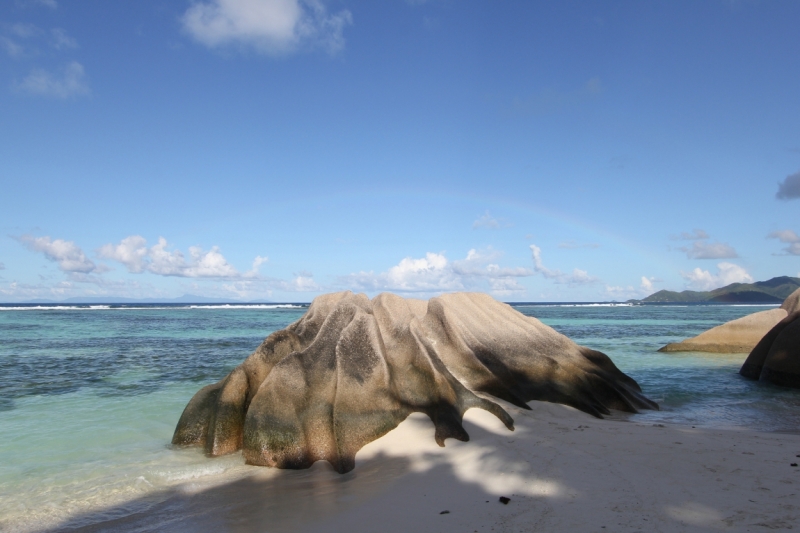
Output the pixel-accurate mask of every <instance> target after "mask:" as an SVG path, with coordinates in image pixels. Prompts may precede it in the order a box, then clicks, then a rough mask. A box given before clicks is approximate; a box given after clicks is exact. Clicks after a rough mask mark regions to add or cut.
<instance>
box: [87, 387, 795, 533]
mask: <svg viewBox="0 0 800 533" xmlns="http://www.w3.org/2000/svg"><path fill="white" fill-rule="evenodd" d="M531 406H532V407H533V410H532V411H524V410H521V409H517V408H515V407H508V406H506V408H507V409H508V411H509V412H510V413H511V415H512V416H513V417H514V419H515V421H516V426H517V429H516V431H514V432H509V431H508V430H507V429H506V428H505V427H504V426H503V425H502V424H501V423H500V421H499V420H497V419H495V418H494V417H493V416H492V415H490V414H489V413H486V412H484V411H480V410H477V409H473V410H470V411H469V412H468V413H467V415H466V417H465V428H466V429H467V431H468V432H469V434H470V436H471V441H470V442H457V441H453V440H448V441H447V447H446V448H439V447H438V446H437V445H436V443H435V442H434V440H433V424H432V423H431V422H430V421H429V420H428V418H427V417H425V416H424V415H421V414H415V415H412V416H411V417H410V418H409V419H407V420H406V421H405V422H403V423H402V424H401V425H400V426H399V427H398V428H397V429H395V430H394V431H392V432H391V433H389V434H388V435H386V436H385V437H383V438H382V439H379V440H378V441H375V442H373V443H370V444H369V445H367V446H366V447H365V448H364V449H362V450H361V452H359V454H358V456H357V461H358V466H357V467H356V469H355V470H354V471H353V472H350V473H348V474H345V475H339V474H337V473H335V472H333V471H332V470H331V468H330V466H328V465H327V464H326V463H317V464H315V465H314V467H313V468H311V469H309V470H305V471H285V470H275V469H268V468H259V469H257V470H255V472H256V473H255V474H254V475H252V476H250V477H247V478H245V479H242V480H239V481H236V482H233V483H230V484H228V485H224V486H217V487H213V488H207V489H199V488H197V487H195V488H191V487H185V488H184V490H183V492H178V493H176V494H173V495H171V496H170V497H169V499H167V501H165V502H162V503H160V504H156V505H154V506H152V507H151V508H150V509H149V510H147V511H144V512H142V513H140V514H137V515H133V516H129V517H127V518H122V519H120V520H116V521H112V522H104V523H102V524H97V525H96V526H90V527H87V528H83V529H81V530H82V531H186V532H205V531H209V532H210V531H231V532H249V531H270V532H272V531H276V532H281V531H296V532H331V531H341V532H348V533H351V532H373V531H385V532H413V533H422V532H434V531H459V532H461V531H463V532H475V531H477V532H484V531H485V532H490V531H495V532H501V531H509V532H511V531H514V532H517V531H543V532H545V531H546V532H550V531H576V532H582V531H767V530H785V529H791V528H792V527H794V528H796V529H797V528H800V467H792V466H790V463H796V462H800V458H798V457H796V456H797V455H800V436H798V435H787V434H777V433H758V432H751V431H734V430H715V429H701V428H697V429H693V428H691V427H681V426H669V425H667V426H665V427H659V426H653V425H652V424H646V425H645V424H637V423H634V422H626V421H619V420H598V419H595V418H593V417H590V416H589V415H586V414H584V413H581V412H579V411H576V410H574V409H572V408H569V407H564V406H561V405H555V404H548V403H539V402H531ZM210 460H213V459H210ZM499 496H507V497H509V498H511V501H510V503H508V505H503V504H501V503H500V502H498V497H499ZM445 510H446V511H449V513H447V514H440V513H441V512H442V511H445ZM88 518H91V517H88ZM73 524H74V523H73ZM74 525H77V524H74Z"/></svg>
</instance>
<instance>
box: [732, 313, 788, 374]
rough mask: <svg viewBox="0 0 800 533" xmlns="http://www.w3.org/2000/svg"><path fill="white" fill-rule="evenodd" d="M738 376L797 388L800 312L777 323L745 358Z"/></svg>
mask: <svg viewBox="0 0 800 533" xmlns="http://www.w3.org/2000/svg"><path fill="white" fill-rule="evenodd" d="M739 374H741V375H742V376H744V377H746V378H750V379H757V380H759V381H767V382H770V383H774V384H775V385H782V386H784V387H795V388H800V310H797V311H795V312H793V313H792V314H790V315H789V316H787V317H786V318H784V319H783V320H781V321H780V322H778V324H776V325H775V327H773V328H772V329H771V330H769V332H768V333H767V334H766V335H764V338H762V339H761V340H760V341H759V343H758V344H757V345H756V347H755V348H753V351H752V352H750V355H749V356H747V359H746V360H745V362H744V364H743V365H742V368H741V369H740V370H739Z"/></svg>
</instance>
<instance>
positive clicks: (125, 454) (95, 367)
mask: <svg viewBox="0 0 800 533" xmlns="http://www.w3.org/2000/svg"><path fill="white" fill-rule="evenodd" d="M306 307H307V306H304V305H297V304H275V305H194V306H193V305H163V306H160V305H138V306H137V305H91V306H89V305H86V306H80V305H73V306H56V305H53V306H14V305H2V306H0V435H2V439H0V530H1V531H9V532H12V531H19V532H27V531H39V530H44V529H48V528H57V527H58V526H59V524H64V523H69V525H70V526H79V525H82V524H84V523H85V522H81V520H84V521H85V520H101V519H102V520H107V519H112V518H116V517H121V516H124V515H126V514H129V513H133V512H136V511H140V510H141V509H142V506H147V505H149V504H152V503H155V502H157V501H159V498H160V497H163V496H162V495H163V494H164V493H165V491H167V490H175V489H176V488H179V489H180V490H184V491H188V492H191V491H192V490H196V489H198V488H201V487H203V486H206V485H208V484H213V483H220V482H224V481H225V480H233V479H238V478H241V477H242V476H245V475H248V473H250V472H252V469H253V468H259V467H249V466H246V465H244V464H243V461H242V458H241V455H239V454H233V455H230V456H226V457H221V458H214V459H210V458H206V457H205V456H204V455H203V454H202V453H201V452H200V451H199V450H197V449H173V448H172V447H171V446H170V439H171V437H172V432H173V430H174V427H175V424H176V423H177V421H178V418H179V417H180V414H181V412H182V410H183V408H184V407H185V405H186V403H187V402H188V401H189V399H190V398H191V397H192V395H193V394H194V393H195V392H196V391H197V390H198V389H199V388H200V387H201V386H203V385H206V384H209V383H213V382H216V381H218V380H219V379H221V378H222V377H224V376H225V375H226V374H227V373H228V372H229V371H230V370H231V369H232V368H233V367H235V366H236V365H238V364H239V363H240V362H241V361H242V360H244V358H245V357H247V356H248V355H249V354H250V353H251V352H252V351H253V350H254V349H255V348H256V347H257V346H258V345H259V344H260V342H261V341H262V340H263V339H264V337H265V336H267V335H268V334H269V333H271V332H273V331H275V330H278V329H281V328H283V327H285V326H287V325H288V324H290V323H292V322H294V321H295V320H297V319H298V318H300V316H302V315H303V313H305V310H306ZM515 308H516V309H517V310H519V311H520V312H522V313H524V314H526V315H529V316H535V317H536V318H538V319H540V320H542V321H543V322H544V323H546V324H548V325H550V326H552V327H553V328H555V329H556V330H558V331H560V332H562V333H564V334H565V335H567V336H569V337H570V338H572V339H573V340H575V341H576V342H578V343H579V344H583V345H585V346H589V347H591V348H594V349H596V350H600V351H602V352H605V353H606V354H608V355H609V356H610V357H611V358H612V360H613V361H614V362H615V363H616V365H617V366H618V367H619V368H620V369H621V370H623V371H624V372H626V373H627V374H629V375H630V376H632V377H633V378H634V379H636V380H637V381H638V382H639V384H640V385H641V386H642V389H643V391H644V393H645V394H646V395H647V396H648V397H650V398H651V399H653V400H655V401H657V402H658V403H659V404H660V405H661V410H660V411H649V412H643V413H640V414H636V415H615V418H618V419H619V418H624V419H628V420H630V421H633V422H640V423H648V424H649V423H652V424H657V423H669V424H686V425H694V426H697V427H721V428H731V429H757V430H762V431H774V432H793V433H797V432H800V390H791V389H784V388H780V387H776V386H772V385H769V384H764V383H759V382H753V381H748V380H745V379H743V378H741V377H740V376H739V375H738V374H737V372H738V369H739V367H740V366H741V364H742V362H743V360H744V357H745V355H744V354H724V355H720V354H700V353H669V354H666V353H660V352H658V351H657V350H658V348H659V347H661V346H663V345H664V344H667V343H669V342H675V341H679V340H681V339H684V338H686V337H690V336H693V335H696V334H698V333H700V332H701V331H704V330H706V329H708V328H710V327H713V326H715V325H718V324H721V323H723V322H726V321H728V320H732V319H735V318H738V317H741V316H744V315H747V314H750V313H754V312H756V311H760V310H763V309H767V308H769V306H750V305H741V306H738V305H712V306H709V305H692V306H675V305H645V306H631V305H615V304H515ZM534 409H535V405H534ZM80 517H85V518H80Z"/></svg>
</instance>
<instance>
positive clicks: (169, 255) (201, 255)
mask: <svg viewBox="0 0 800 533" xmlns="http://www.w3.org/2000/svg"><path fill="white" fill-rule="evenodd" d="M97 255H98V256H99V257H101V258H103V259H111V260H113V261H117V262H118V263H122V264H123V265H125V267H126V268H127V269H128V272H132V273H137V274H138V273H142V272H150V273H152V274H157V275H160V276H176V277H183V278H219V279H237V278H243V277H254V276H256V275H257V272H258V267H259V266H261V265H262V264H263V263H265V262H266V261H267V258H266V257H261V256H257V257H256V259H255V260H254V261H253V270H251V271H249V272H245V273H240V272H238V271H237V270H236V268H234V267H233V265H231V264H230V263H228V261H227V259H225V257H224V256H223V255H222V254H221V253H220V251H219V248H218V247H216V246H214V247H212V248H211V249H210V250H208V251H206V250H203V249H202V248H201V247H199V246H191V247H189V254H188V257H187V256H186V255H184V253H183V252H181V251H180V250H172V249H169V245H168V243H167V240H166V239H165V238H163V237H159V239H158V243H157V244H155V245H153V246H152V247H150V248H148V247H147V241H146V240H145V239H144V237H141V236H139V235H131V236H130V237H126V238H124V239H122V241H120V243H119V244H106V245H104V246H102V247H100V248H99V249H98V250H97Z"/></svg>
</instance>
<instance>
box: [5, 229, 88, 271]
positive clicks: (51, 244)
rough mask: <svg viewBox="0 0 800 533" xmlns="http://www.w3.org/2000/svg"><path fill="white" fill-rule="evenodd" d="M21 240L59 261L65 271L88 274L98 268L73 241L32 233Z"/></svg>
mask: <svg viewBox="0 0 800 533" xmlns="http://www.w3.org/2000/svg"><path fill="white" fill-rule="evenodd" d="M19 240H20V242H21V243H22V244H24V245H25V246H26V247H28V248H29V249H30V250H33V251H36V252H42V253H43V254H44V256H45V257H46V258H47V259H49V260H51V261H55V262H56V263H58V268H59V269H61V270H62V271H63V272H82V273H84V274H88V273H89V272H95V271H97V270H98V268H97V265H95V264H94V263H93V262H92V261H91V260H90V259H88V258H87V257H86V254H84V253H83V250H81V249H80V247H79V246H78V245H77V244H75V243H74V242H72V241H65V240H62V239H55V240H53V239H51V238H50V237H33V236H32V235H23V236H22V237H20V238H19Z"/></svg>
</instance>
